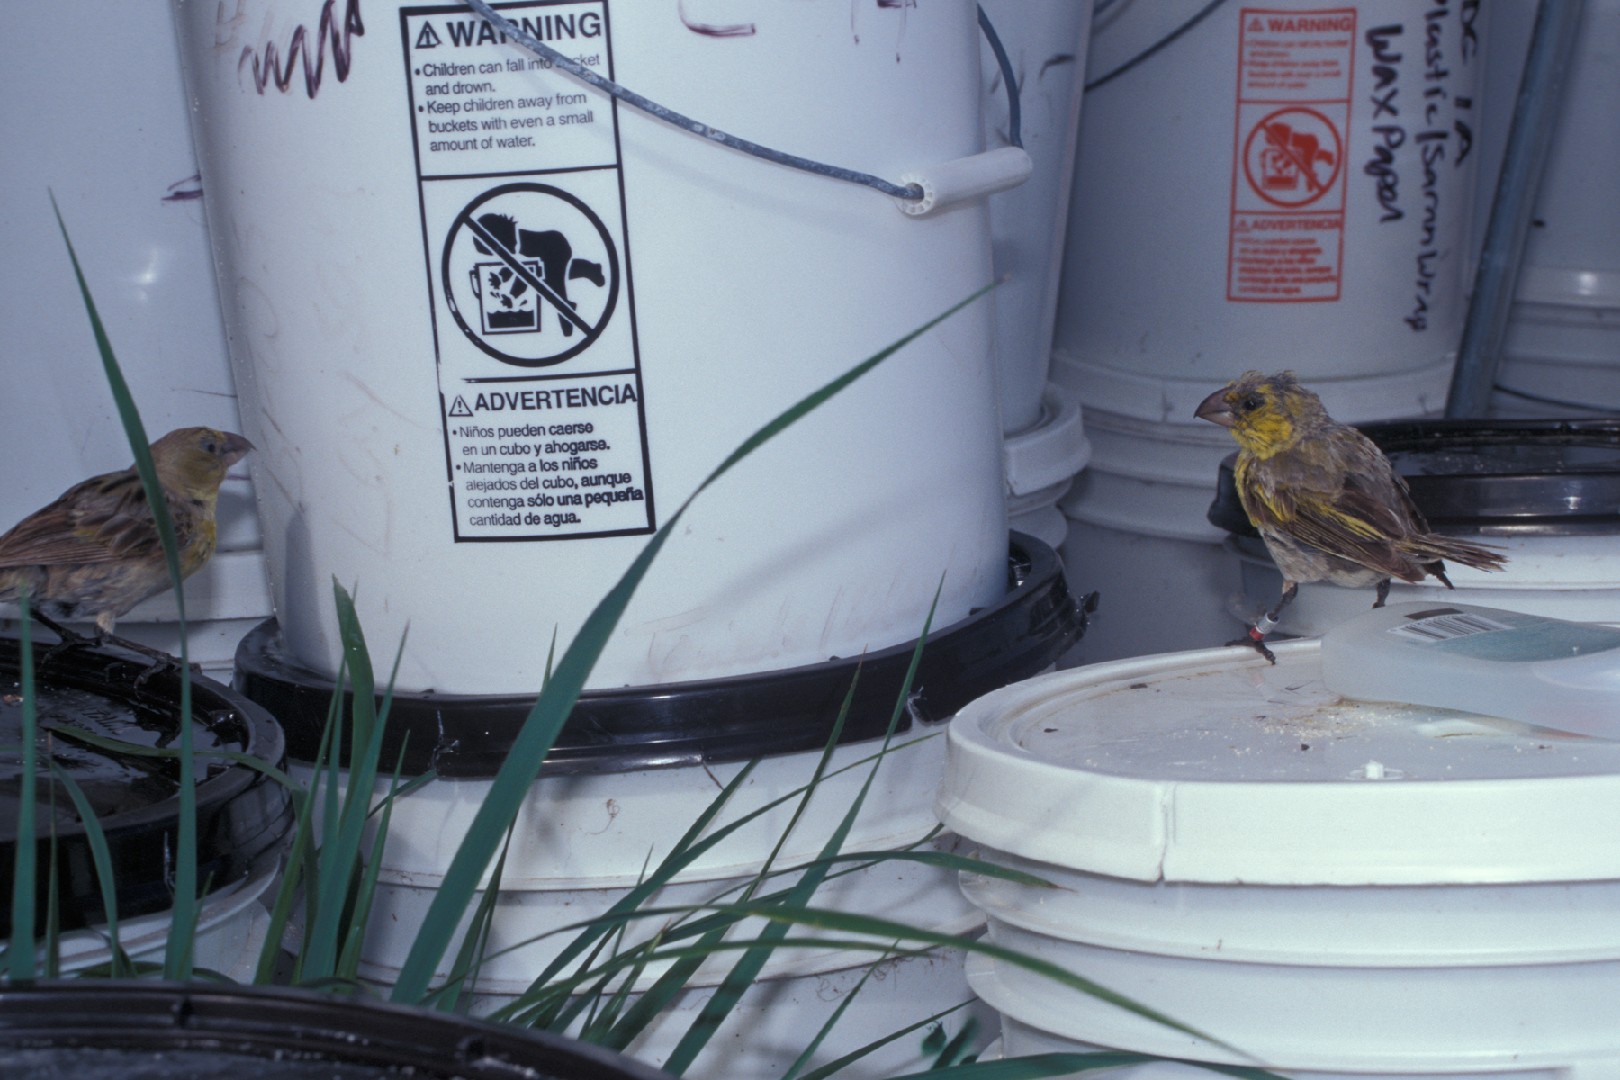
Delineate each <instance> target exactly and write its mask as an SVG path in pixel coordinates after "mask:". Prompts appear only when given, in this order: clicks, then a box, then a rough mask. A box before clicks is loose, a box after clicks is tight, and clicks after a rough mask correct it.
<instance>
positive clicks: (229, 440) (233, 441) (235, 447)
mask: <svg viewBox="0 0 1620 1080" xmlns="http://www.w3.org/2000/svg"><path fill="white" fill-rule="evenodd" d="M252 449H253V444H252V443H250V442H248V441H247V440H246V439H244V438H242V436H240V435H238V434H236V433H235V432H231V431H227V432H225V467H226V468H227V469H228V468H230V467H231V466H232V465H235V464H236V463H237V462H238V461H241V460H242V459H243V458H244V457H246V456H247V452H248V451H249V450H252Z"/></svg>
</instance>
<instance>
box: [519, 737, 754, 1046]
mask: <svg viewBox="0 0 1620 1080" xmlns="http://www.w3.org/2000/svg"><path fill="white" fill-rule="evenodd" d="M754 765H755V763H754V762H752V761H751V762H749V763H748V764H746V765H744V766H743V767H742V768H741V769H740V770H738V773H737V775H736V776H735V777H733V778H732V780H731V782H730V783H728V784H726V785H725V787H723V788H722V789H721V790H720V792H719V794H717V795H716V796H715V797H714V798H713V799H711V800H710V801H709V805H708V806H707V807H705V808H704V810H703V812H702V813H701V814H699V815H698V816H697V818H696V820H694V821H693V822H692V824H691V825H690V826H688V828H687V830H686V832H685V833H684V834H683V835H682V836H681V837H680V839H678V840H677V841H676V842H675V846H674V847H673V848H671V849H670V853H669V854H668V855H667V856H665V857H664V859H663V861H662V862H661V863H660V864H659V866H658V868H657V869H656V870H654V871H653V873H652V874H651V875H650V876H649V877H648V878H647V879H646V880H645V881H643V882H642V883H641V884H639V885H638V886H636V887H635V888H633V889H631V890H630V891H629V892H628V893H626V894H625V895H624V896H623V897H621V898H620V899H619V900H618V901H617V902H615V903H614V904H613V906H612V907H610V908H609V909H608V911H607V912H606V915H605V917H604V920H603V921H602V923H601V925H600V928H598V926H597V925H596V924H594V923H593V924H591V925H589V926H587V927H586V928H585V929H584V930H583V931H582V932H581V933H580V934H579V936H578V937H576V938H575V939H574V940H573V941H571V942H569V943H568V944H567V945H566V946H564V947H563V949H562V951H561V952H559V953H558V954H557V956H556V958H555V959H553V960H552V961H551V962H550V963H549V964H547V965H546V966H545V968H544V969H543V970H542V971H541V972H540V974H539V976H538V977H536V979H535V980H534V982H533V983H532V984H531V986H530V989H531V990H534V991H538V990H540V989H541V988H543V987H544V986H545V985H546V984H547V983H548V982H550V981H551V980H552V979H553V978H555V977H556V976H557V974H558V973H559V972H561V971H562V970H563V969H564V968H566V967H567V966H568V965H569V964H571V963H573V962H574V960H575V959H576V958H578V957H579V956H581V955H583V954H584V953H585V952H586V950H588V949H589V948H590V947H591V946H592V945H594V944H595V943H596V942H597V941H599V940H600V939H601V938H603V937H604V936H606V935H607V934H608V933H609V932H610V931H611V929H612V927H613V926H614V925H616V924H615V922H614V921H613V920H614V919H616V918H617V917H618V916H619V915H621V914H624V913H626V912H629V911H633V910H634V909H635V908H636V907H638V906H639V905H640V904H641V903H642V902H643V901H644V900H646V899H647V898H648V897H650V896H652V895H653V894H654V893H656V892H657V891H658V890H659V889H661V888H663V887H664V885H665V884H667V883H668V882H669V881H670V880H671V879H672V878H673V877H674V876H675V875H676V874H678V873H679V872H680V871H681V870H683V869H685V867H686V866H687V865H689V864H690V863H691V861H692V860H694V859H696V858H697V857H698V856H699V855H701V854H702V853H703V852H705V851H707V850H709V848H710V847H712V846H713V843H715V842H718V839H723V838H724V836H725V835H729V830H724V831H722V833H721V835H720V836H719V837H718V838H716V839H715V840H714V841H711V842H709V843H703V842H701V841H700V839H699V838H700V837H701V836H702V834H703V833H704V831H705V830H707V829H708V827H709V826H710V824H712V823H713V821H714V819H715V818H716V817H717V816H718V815H719V813H720V810H721V808H723V807H724V806H725V805H726V804H727V803H728V802H729V801H730V800H731V797H732V795H734V794H735V793H736V792H737V790H738V789H739V788H740V787H742V785H743V783H744V781H746V780H747V779H748V776H749V774H750V773H752V772H753V771H754ZM746 820H752V818H751V817H750V818H749V819H746ZM520 1000H521V999H520ZM497 1015H500V1014H499V1013H498V1014H497Z"/></svg>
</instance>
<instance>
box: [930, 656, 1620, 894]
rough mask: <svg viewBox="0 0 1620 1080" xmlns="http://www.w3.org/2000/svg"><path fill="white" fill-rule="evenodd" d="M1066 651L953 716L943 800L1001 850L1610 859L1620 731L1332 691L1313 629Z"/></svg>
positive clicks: (1556, 864) (1616, 861) (1296, 859)
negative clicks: (1083, 662)
mask: <svg viewBox="0 0 1620 1080" xmlns="http://www.w3.org/2000/svg"><path fill="white" fill-rule="evenodd" d="M1275 652H1276V655H1277V664H1276V666H1275V667H1273V666H1271V665H1268V664H1267V663H1266V662H1265V661H1264V660H1262V659H1261V658H1260V657H1258V656H1257V655H1256V654H1254V653H1252V652H1249V651H1247V650H1243V649H1212V650H1205V651H1200V652H1191V653H1180V654H1167V655H1162V656H1151V657H1143V658H1138V659H1134V660H1127V661H1117V662H1113V663H1108V664H1098V665H1093V666H1090V667H1084V668H1077V669H1072V670H1069V671H1064V672H1059V673H1056V674H1053V675H1047V676H1043V677H1041V678H1037V679H1032V680H1029V681H1028V682H1025V683H1021V684H1018V685H1015V686H1012V687H1008V688H1006V689H1004V690H1001V691H997V692H996V693H993V694H990V695H987V696H986V697H984V698H981V699H980V700H979V701H977V702H974V703H973V704H971V705H969V706H968V707H967V708H965V709H964V710H963V711H962V712H961V713H960V714H959V715H958V716H957V718H956V719H955V720H954V721H953V722H952V725H951V732H950V745H949V753H948V761H947V766H946V774H945V779H944V781H943V784H942V787H941V793H940V797H939V800H938V804H937V807H936V809H937V811H938V813H939V815H940V817H941V819H942V820H943V821H944V822H945V824H946V825H947V826H948V827H950V828H951V829H953V830H954V831H956V832H958V833H960V834H962V835H964V836H967V837H969V838H971V839H973V840H977V841H979V842H980V843H982V844H984V845H987V846H989V847H993V848H995V849H998V850H1000V851H1004V852H1008V853H1010V854H1014V855H1019V856H1023V857H1026V858H1030V859H1036V860H1040V861H1044V862H1049V863H1054V864H1056V865H1059V866H1062V867H1066V868H1072V869H1077V870H1084V871H1089V872H1093V873H1098V874H1107V875H1112V876H1116V877H1122V878H1128V879H1135V880H1143V881H1156V880H1164V881H1181V882H1210V883H1230V882H1245V883H1249V884H1261V883H1263V884H1276V885H1305V884H1330V885H1344V884H1354V885H1372V884H1405V885H1411V884H1443V883H1449V882H1458V883H1480V882H1491V881H1497V882H1509V881H1512V882H1525V881H1581V880H1598V879H1605V878H1615V877H1620V830H1617V829H1615V828H1613V827H1611V826H1612V825H1613V824H1614V823H1615V822H1617V821H1620V775H1617V773H1620V743H1617V742H1610V741H1603V740H1596V739H1587V738H1581V737H1574V736H1566V735H1561V734H1559V733H1556V732H1551V731H1548V730H1545V729H1540V728H1532V727H1529V726H1526V725H1518V724H1513V723H1511V722H1508V721H1502V720H1494V719H1489V718H1484V717H1475V716H1472V715H1471V714H1465V713H1457V712H1451V711H1447V710H1443V709H1433V708H1421V707H1409V706H1400V705H1390V704H1384V703H1371V702H1356V701H1348V700H1345V699H1343V698H1341V697H1339V696H1338V695H1336V694H1333V693H1331V692H1329V691H1328V690H1327V689H1326V688H1325V687H1324V686H1323V684H1322V680H1321V663H1320V646H1319V645H1318V643H1316V642H1298V643H1287V644H1283V645H1279V646H1277V647H1276V649H1275Z"/></svg>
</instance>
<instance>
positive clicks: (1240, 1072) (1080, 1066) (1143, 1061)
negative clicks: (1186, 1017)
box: [805, 1050, 1284, 1080]
mask: <svg viewBox="0 0 1620 1080" xmlns="http://www.w3.org/2000/svg"><path fill="white" fill-rule="evenodd" d="M1150 1064H1159V1065H1164V1064H1176V1065H1190V1066H1192V1067H1194V1068H1198V1069H1204V1070H1206V1071H1208V1072H1210V1073H1216V1074H1219V1075H1222V1076H1231V1077H1236V1078H1238V1080H1284V1078H1283V1077H1280V1076H1278V1075H1277V1074H1276V1073H1273V1072H1267V1071H1266V1070H1265V1069H1255V1068H1247V1067H1245V1066H1242V1065H1216V1064H1213V1063H1211V1062H1207V1061H1191V1060H1187V1059H1185V1058H1164V1057H1154V1056H1153V1055H1151V1054H1136V1053H1132V1052H1130V1051H1128V1050H1096V1051H1074V1052H1070V1053H1049V1054H1031V1055H1029V1056H1028V1057H1015V1058H1004V1059H1003V1060H1001V1061H973V1062H966V1063H964V1064H961V1065H952V1066H948V1067H945V1068H938V1069H929V1070H927V1071H925V1072H915V1073H906V1074H905V1075H904V1076H895V1077H891V1078H890V1080H1043V1078H1045V1077H1054V1076H1055V1077H1062V1076H1070V1075H1073V1074H1074V1073H1079V1072H1092V1071H1094V1070H1097V1069H1115V1068H1122V1067H1126V1066H1130V1065H1150ZM805 1080H810V1078H809V1077H805Z"/></svg>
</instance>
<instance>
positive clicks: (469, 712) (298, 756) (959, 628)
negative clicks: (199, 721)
mask: <svg viewBox="0 0 1620 1080" xmlns="http://www.w3.org/2000/svg"><path fill="white" fill-rule="evenodd" d="M1008 564H1009V589H1008V592H1007V594H1006V595H1005V596H1004V597H1002V598H1001V599H1000V600H998V601H997V602H996V603H995V604H992V605H989V606H987V607H985V608H982V609H979V610H976V611H974V612H973V613H971V614H970V615H969V616H968V617H966V618H964V619H962V620H960V621H958V622H956V623H955V624H953V625H951V626H947V627H945V628H943V629H939V630H935V631H933V632H932V633H930V634H929V636H928V643H927V645H926V646H925V648H924V649H923V653H922V659H921V661H920V664H919V668H918V673H917V677H916V679H915V681H914V684H913V688H912V694H911V696H910V698H909V699H908V701H907V702H906V708H905V711H904V714H903V715H902V717H901V720H900V723H899V725H898V728H897V730H898V731H903V730H907V729H909V728H910V726H911V725H912V723H914V722H915V723H923V724H927V723H933V722H937V721H942V720H946V719H949V718H950V716H951V715H953V714H954V713H955V712H956V710H957V709H959V708H961V707H962V706H963V705H966V704H967V703H968V702H969V701H971V700H973V699H974V698H977V697H979V696H981V695H982V694H984V693H988V692H989V691H991V690H994V689H998V688H1000V687H1001V686H1005V685H1007V684H1008V683H1011V682H1016V681H1018V680H1020V679H1024V678H1028V677H1029V676H1031V675H1035V674H1038V673H1039V672H1041V671H1043V670H1045V669H1046V668H1048V667H1050V666H1051V665H1052V664H1054V663H1056V661H1057V659H1058V658H1059V657H1060V656H1061V655H1062V654H1063V653H1064V652H1066V651H1067V650H1068V649H1069V647H1071V646H1072V645H1073V644H1074V643H1075V642H1076V641H1078V640H1079V639H1080V637H1081V635H1082V634H1084V632H1085V627H1086V621H1087V603H1086V602H1085V601H1077V600H1076V599H1075V598H1073V597H1072V596H1071V595H1070V593H1069V590H1068V585H1067V582H1066V581H1065V579H1064V576H1063V568H1062V564H1061V562H1060V561H1059V559H1058V557H1057V554H1056V552H1054V551H1053V550H1052V548H1051V547H1050V546H1049V545H1047V544H1045V543H1044V542H1042V541H1040V540H1038V539H1036V538H1034V537H1031V536H1025V535H1023V534H1021V533H1013V534H1012V536H1011V545H1010V552H1009V559H1008ZM915 646H916V642H915V640H912V641H908V642H905V643H903V644H900V645H896V646H893V647H890V648H886V649H882V650H878V651H875V652H869V653H867V654H865V656H864V657H854V658H847V659H834V660H830V661H826V662H823V663H819V664H811V665H804V666H801V667H794V668H785V669H778V670H775V671H767V672H760V673H757V674H749V675H741V676H731V677H727V678H720V679H705V680H693V681H688V682H678V683H663V684H658V685H656V686H650V687H626V688H615V689H608V690H587V691H585V692H584V693H582V694H581V695H580V700H579V704H577V705H576V706H575V709H574V713H573V715H572V716H571V717H570V718H569V721H568V723H567V724H565V725H564V727H563V730H562V732H561V733H560V734H559V735H558V738H557V742H556V744H555V745H554V746H553V747H552V750H551V753H550V754H548V755H547V757H546V761H545V764H544V766H543V767H542V772H541V775H543V776H546V775H566V774H579V773H606V772H636V771H641V770H645V769H659V768H678V767H685V766H694V765H703V764H717V763H722V762H734V761H747V760H751V759H753V758H758V757H766V756H775V755H779V754H786V753H793V752H798V751H806V750H819V749H821V748H822V747H823V746H825V745H826V742H827V739H828V737H829V736H830V734H831V732H832V725H833V719H834V717H836V715H837V712H838V710H839V707H840V705H841V703H842V702H843V699H844V697H845V696H846V694H848V692H849V689H850V682H851V679H852V678H853V676H854V673H855V671H856V669H857V667H858V668H859V669H860V672H861V675H860V681H859V683H858V685H857V687H856V692H855V695H854V700H853V701H852V702H851V704H850V709H849V714H848V716H847V717H846V720H845V724H844V729H843V732H842V737H841V738H840V740H839V741H840V742H844V743H849V742H860V741H865V740H868V739H873V738H878V737H881V736H882V735H883V734H884V732H885V731H886V730H887V729H888V726H889V722H890V718H891V715H892V713H893V710H894V704H895V700H894V698H895V692H896V689H897V688H898V687H899V686H900V685H901V683H902V680H903V676H904V673H905V671H906V669H907V668H908V667H909V665H910V663H911V656H912V652H913V650H914V649H915ZM236 686H237V689H238V690H240V691H241V692H242V693H243V694H244V695H246V696H247V697H249V698H251V699H253V700H254V701H256V702H258V703H259V704H261V705H263V706H264V707H265V708H267V709H268V710H269V711H270V712H271V713H272V714H274V715H275V716H277V717H278V719H279V720H280V721H281V724H282V728H283V730H284V731H285V732H286V733H287V745H288V754H289V756H290V757H291V758H293V759H294V760H298V761H309V760H311V759H312V758H313V757H314V751H315V750H316V748H318V747H319V745H320V736H321V731H322V728H323V727H324V725H325V722H326V717H327V713H328V709H329V706H330V701H331V696H332V691H333V686H334V683H333V681H332V680H331V679H330V678H328V677H326V676H324V675H322V674H320V673H317V672H314V671H311V670H310V669H308V668H306V667H304V666H302V665H300V664H297V663H296V662H293V661H290V660H288V659H287V658H286V657H285V654H284V653H283V652H282V650H281V649H280V647H279V627H278V626H277V624H276V622H275V620H274V619H269V620H266V621H265V622H264V623H262V624H260V625H259V626H258V627H256V628H254V629H253V630H252V631H250V632H249V633H248V635H247V636H246V637H244V638H243V640H242V643H241V645H240V646H239V647H238V649H237V654H236ZM344 695H345V699H346V700H347V698H348V695H349V691H348V689H347V688H345V690H344ZM533 701H534V696H533V695H488V696H483V695H459V694H437V693H433V692H431V691H426V692H420V693H415V694H410V693H400V692H397V691H396V692H395V693H394V694H393V696H392V698H391V702H390V705H389V725H388V728H387V730H386V731H385V733H384V737H383V751H382V761H383V762H384V763H385V764H386V765H387V766H388V768H390V769H392V767H393V765H394V763H395V761H396V760H403V768H402V772H403V774H404V775H410V776H417V775H422V774H423V773H426V772H428V771H429V770H433V771H434V772H436V773H437V774H438V775H440V776H445V777H455V778H461V779H488V778H490V777H493V776H494V775H495V773H496V771H497V770H498V769H499V768H500V765H501V763H502V762H503V761H504V760H505V758H506V754H507V751H508V750H509V749H510V748H511V745H512V741H513V738H514V737H515V735H516V732H517V730H518V728H519V727H520V726H521V723H522V721H523V719H524V717H525V716H526V715H527V713H528V711H529V708H530V706H531V705H532V704H533ZM407 735H408V736H409V737H408V738H406V736H407ZM402 754H403V757H402Z"/></svg>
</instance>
